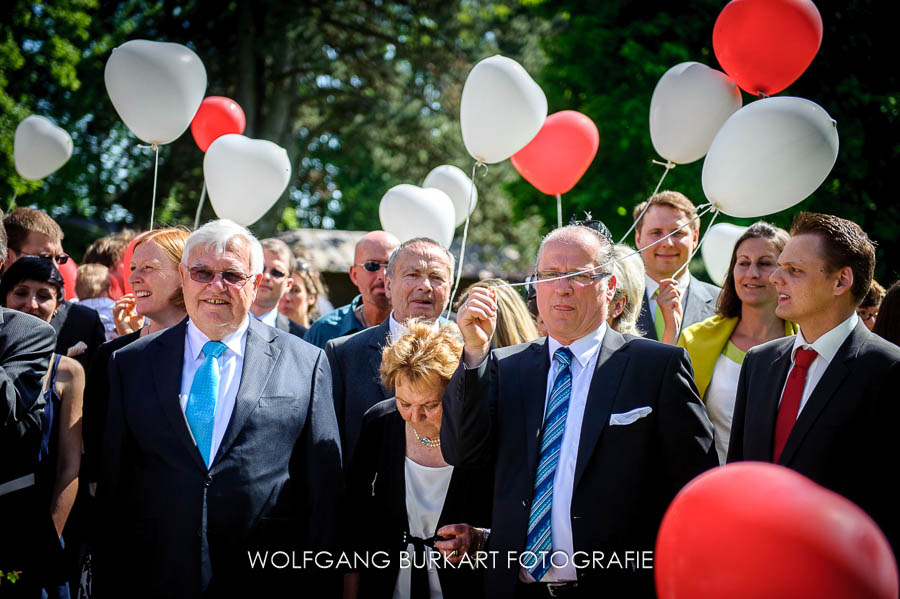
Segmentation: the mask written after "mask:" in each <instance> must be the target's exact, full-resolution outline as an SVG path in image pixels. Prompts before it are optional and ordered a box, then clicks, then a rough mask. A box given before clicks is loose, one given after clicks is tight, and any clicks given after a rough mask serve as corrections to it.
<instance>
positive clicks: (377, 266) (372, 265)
mask: <svg viewBox="0 0 900 599" xmlns="http://www.w3.org/2000/svg"><path fill="white" fill-rule="evenodd" d="M353 266H362V267H363V268H365V269H366V270H367V271H368V272H378V271H379V270H381V269H382V268H384V267H385V266H387V262H376V261H375V260H366V261H365V262H363V263H362V264H354V265H353Z"/></svg>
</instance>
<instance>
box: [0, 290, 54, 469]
mask: <svg viewBox="0 0 900 599" xmlns="http://www.w3.org/2000/svg"><path fill="white" fill-rule="evenodd" d="M55 344H56V334H55V333H54V331H53V327H51V326H50V325H49V324H47V323H46V322H44V321H43V320H41V319H39V318H35V317H34V316H31V315H29V314H25V313H23V312H17V311H16V310H10V309H8V308H2V307H0V397H2V400H0V456H3V458H2V459H0V484H2V483H5V482H7V481H8V480H12V479H15V478H18V477H20V476H23V475H25V474H30V473H32V472H34V466H35V462H36V461H37V457H38V450H39V448H40V444H41V413H42V411H43V409H44V398H43V397H41V379H42V378H43V376H44V374H45V373H46V372H47V367H48V366H49V365H50V354H51V353H52V352H53V346H54V345H55Z"/></svg>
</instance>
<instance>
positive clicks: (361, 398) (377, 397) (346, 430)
mask: <svg viewBox="0 0 900 599" xmlns="http://www.w3.org/2000/svg"><path fill="white" fill-rule="evenodd" d="M389 321H390V317H388V318H386V319H385V320H384V322H382V323H381V324H380V325H378V326H375V327H370V328H368V329H365V330H363V331H360V332H358V333H354V334H353V335H346V336H344V337H338V338H336V339H331V340H330V341H329V342H328V343H327V344H326V345H325V354H326V355H327V356H328V362H329V364H331V374H332V383H333V385H334V387H333V395H334V411H335V414H336V415H337V419H338V425H339V426H340V430H341V446H342V449H343V452H342V455H343V456H344V461H345V463H347V464H350V463H352V460H353V452H354V449H355V448H356V442H357V440H358V439H359V434H360V431H361V430H362V422H363V415H365V413H366V410H368V409H369V408H371V407H372V406H374V405H375V404H377V403H378V402H380V401H384V400H385V399H388V398H390V397H393V395H394V393H393V391H392V390H391V389H385V388H384V386H382V384H381V377H380V376H379V375H378V369H379V368H380V367H381V352H382V351H383V350H384V346H385V345H387V343H388V339H389V337H390V334H391V329H390V324H389Z"/></svg>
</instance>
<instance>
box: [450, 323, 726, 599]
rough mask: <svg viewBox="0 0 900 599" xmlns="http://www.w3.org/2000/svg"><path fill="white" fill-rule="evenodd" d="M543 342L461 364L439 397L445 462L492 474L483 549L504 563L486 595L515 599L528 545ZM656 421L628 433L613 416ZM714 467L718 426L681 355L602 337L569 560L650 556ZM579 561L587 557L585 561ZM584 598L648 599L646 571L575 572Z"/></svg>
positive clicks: (491, 574)
mask: <svg viewBox="0 0 900 599" xmlns="http://www.w3.org/2000/svg"><path fill="white" fill-rule="evenodd" d="M549 368H550V356H549V350H548V347H547V339H546V338H541V339H538V340H537V341H534V342H532V343H527V344H522V345H515V346H512V347H506V348H502V349H497V350H494V351H492V352H491V353H490V356H489V357H488V358H487V359H486V360H485V361H484V362H483V363H482V364H481V366H480V367H478V368H475V369H471V370H469V369H465V367H464V366H463V365H462V363H461V364H460V367H459V369H458V370H457V371H456V373H455V374H454V376H453V379H452V380H451V382H450V385H449V386H448V388H447V391H446V393H445V394H444V400H443V401H444V414H443V417H444V420H443V425H442V428H441V448H442V450H443V452H444V458H445V459H446V460H447V461H448V462H449V463H451V464H454V465H457V466H462V465H468V464H476V463H483V462H485V461H487V462H489V463H491V464H493V465H494V468H495V470H494V476H495V483H494V506H493V518H492V525H493V527H492V532H491V536H490V539H489V541H488V549H489V550H491V551H494V550H496V551H499V552H500V555H501V556H502V557H503V560H502V563H498V565H497V568H495V569H491V570H488V571H487V572H486V573H485V585H486V586H485V590H486V594H487V596H489V597H511V596H512V595H513V593H514V591H515V587H516V580H517V576H518V568H517V567H515V565H513V566H508V565H507V561H506V556H507V552H510V551H512V552H522V551H524V550H525V547H526V536H527V533H528V518H529V515H530V512H531V499H532V493H533V484H534V478H535V470H536V468H537V464H538V454H539V451H540V434H541V428H542V421H543V415H544V404H545V398H546V390H547V372H548V369H549ZM640 407H650V408H651V409H652V411H651V412H650V413H649V414H648V415H647V416H645V417H643V418H639V419H637V420H635V421H634V422H632V423H630V424H625V425H615V426H614V425H610V424H609V422H610V417H611V415H612V414H621V413H625V412H629V411H631V410H634V409H636V408H640ZM717 464H718V459H717V457H716V452H715V446H714V444H713V427H712V424H710V422H709V418H708V417H707V415H706V409H705V408H704V407H703V404H702V403H701V401H700V398H699V397H698V395H697V388H696V386H695V385H694V380H693V372H692V370H691V364H690V360H689V359H688V356H687V354H686V353H685V352H684V350H683V349H681V348H677V347H672V346H668V345H662V344H660V343H655V342H651V341H648V340H646V339H641V338H639V337H631V336H623V335H620V334H619V333H617V332H616V331H614V330H611V329H609V330H607V331H606V335H605V336H604V338H603V343H602V345H601V348H600V353H599V355H598V358H597V367H596V370H595V371H594V374H593V377H592V379H591V384H590V389H589V391H588V397H587V403H586V406H585V411H584V421H583V424H582V429H581V435H580V440H579V445H578V457H577V461H576V467H575V475H574V483H573V494H572V503H571V524H572V537H573V542H574V548H575V551H576V552H577V551H585V552H588V555H589V556H590V555H592V554H591V552H603V553H604V555H605V556H606V559H609V558H610V556H611V555H612V554H613V553H614V552H615V553H616V554H617V555H618V557H619V559H620V560H622V563H623V564H624V563H625V562H624V560H625V551H652V550H653V548H654V545H655V540H656V532H657V529H658V528H659V524H660V521H661V520H662V516H663V513H664V512H665V510H666V508H667V507H668V505H669V503H670V502H671V500H672V498H673V497H674V496H675V493H677V492H678V490H679V489H681V487H682V486H683V485H684V484H685V483H687V482H688V481H690V480H691V479H692V478H693V477H694V476H696V475H697V474H699V473H701V472H703V471H704V470H706V469H708V468H711V467H713V466H715V465H717ZM582 561H584V558H582ZM578 574H579V581H580V589H582V590H583V592H584V594H585V596H599V595H596V593H599V592H602V593H603V595H604V596H608V597H653V596H655V595H654V588H653V571H652V570H649V569H647V570H638V571H637V572H633V571H630V570H628V569H620V568H613V569H609V570H591V569H590V568H581V569H579V570H578Z"/></svg>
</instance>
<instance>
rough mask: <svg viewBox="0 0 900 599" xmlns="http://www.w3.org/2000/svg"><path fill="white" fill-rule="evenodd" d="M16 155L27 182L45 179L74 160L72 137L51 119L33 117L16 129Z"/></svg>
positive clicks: (20, 171) (18, 167) (14, 152)
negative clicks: (72, 158)
mask: <svg viewBox="0 0 900 599" xmlns="http://www.w3.org/2000/svg"><path fill="white" fill-rule="evenodd" d="M13 155H14V158H15V163H16V171H17V172H18V173H19V174H20V175H22V178H23V179H29V180H32V181H35V180H37V179H43V178H44V177H46V176H47V175H49V174H51V173H53V172H55V171H56V170H57V169H58V168H60V167H61V166H62V165H64V164H65V163H66V162H68V161H69V158H71V157H72V138H71V137H69V134H68V133H66V130H65V129H62V128H60V127H57V126H56V125H54V124H53V123H52V122H51V121H50V119H47V118H45V117H42V116H36V115H32V116H30V117H27V118H26V119H24V120H23V121H22V122H21V123H19V126H18V127H16V137H15V146H14V151H13Z"/></svg>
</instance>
